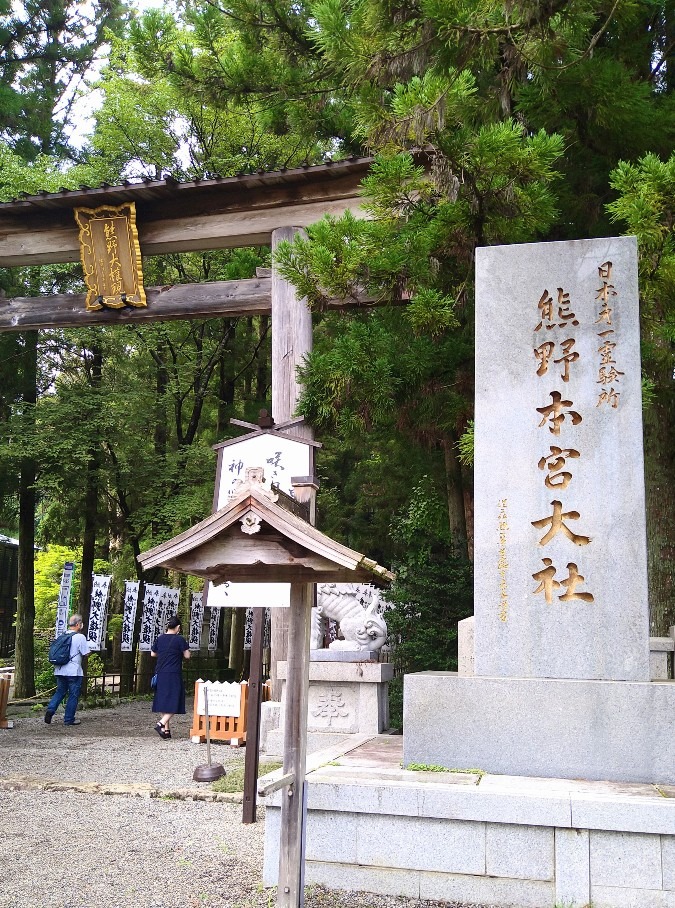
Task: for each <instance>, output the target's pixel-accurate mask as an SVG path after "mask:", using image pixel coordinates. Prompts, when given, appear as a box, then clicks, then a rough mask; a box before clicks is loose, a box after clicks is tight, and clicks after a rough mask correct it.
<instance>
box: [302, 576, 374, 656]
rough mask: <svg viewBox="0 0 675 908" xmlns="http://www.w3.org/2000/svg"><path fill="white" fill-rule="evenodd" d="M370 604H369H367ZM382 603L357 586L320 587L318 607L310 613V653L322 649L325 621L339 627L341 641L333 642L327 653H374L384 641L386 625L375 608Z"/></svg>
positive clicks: (366, 587)
mask: <svg viewBox="0 0 675 908" xmlns="http://www.w3.org/2000/svg"><path fill="white" fill-rule="evenodd" d="M368 600H370V601H368ZM379 607H381V600H380V597H379V595H378V593H377V590H375V589H374V588H372V587H368V586H365V585H364V584H360V583H322V584H320V585H319V586H318V588H317V606H316V608H313V609H312V629H311V637H310V649H321V648H322V647H323V636H324V631H325V619H326V618H332V619H333V620H334V621H337V623H338V624H339V625H340V631H341V632H342V636H343V637H344V640H333V642H332V643H331V644H330V645H329V647H328V648H329V649H334V650H338V649H339V650H348V651H355V650H369V651H370V652H377V651H378V650H380V649H381V648H382V647H383V646H384V644H385V643H386V641H387V624H386V622H385V620H384V618H383V617H382V615H381V614H379V613H378V608H379Z"/></svg>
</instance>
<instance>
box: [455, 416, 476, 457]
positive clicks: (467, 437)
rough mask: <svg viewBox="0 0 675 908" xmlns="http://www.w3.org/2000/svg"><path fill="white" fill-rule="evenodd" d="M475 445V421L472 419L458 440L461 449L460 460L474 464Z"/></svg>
mask: <svg viewBox="0 0 675 908" xmlns="http://www.w3.org/2000/svg"><path fill="white" fill-rule="evenodd" d="M473 445H474V422H473V420H472V419H470V420H469V422H468V423H467V426H466V429H465V431H464V432H463V433H462V435H461V436H460V438H459V440H458V441H457V445H456V447H457V450H458V451H459V458H458V459H459V461H460V463H462V464H465V465H466V466H469V465H473Z"/></svg>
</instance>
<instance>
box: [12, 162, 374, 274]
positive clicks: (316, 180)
mask: <svg viewBox="0 0 675 908" xmlns="http://www.w3.org/2000/svg"><path fill="white" fill-rule="evenodd" d="M367 169H368V164H367V162H363V163H360V164H358V165H353V166H350V167H349V168H348V169H346V170H345V172H341V170H340V168H339V166H338V165H335V167H334V168H333V169H332V170H331V171H330V172H329V171H325V170H320V172H319V173H314V172H311V174H310V175H308V174H306V173H304V172H302V171H301V172H300V173H299V174H298V176H297V178H295V179H293V178H291V176H290V175H287V177H286V181H285V182H283V183H279V182H278V181H277V180H275V178H274V177H275V175H265V176H262V177H259V178H257V179H255V178H252V177H251V178H246V179H245V180H244V181H242V182H239V181H237V180H236V179H232V180H224V181H222V182H220V183H215V182H209V183H206V182H202V183H199V184H196V183H189V184H183V183H180V184H175V185H174V184H166V183H164V182H163V183H161V184H157V186H156V188H154V189H152V188H148V187H146V186H144V185H142V184H141V185H140V186H129V187H118V188H109V189H106V190H100V191H99V190H89V191H87V192H67V191H64V192H63V193H56V194H51V195H47V196H46V197H45V199H41V198H33V199H30V200H27V201H23V202H21V201H17V202H14V203H9V204H5V205H0V267H4V268H12V267H17V266H24V265H48V264H54V263H57V262H76V261H79V260H80V247H79V239H78V228H77V225H76V223H75V216H74V213H73V212H74V209H75V208H76V207H79V206H86V207H91V206H93V205H102V204H105V205H119V204H122V203H123V202H127V201H134V202H135V204H136V224H137V227H138V237H139V242H140V246H141V253H142V254H143V255H160V254H163V253H168V252H190V251H203V250H208V249H231V248H235V247H239V246H262V245H269V243H270V242H271V236H272V231H273V230H275V229H276V228H277V227H289V226H295V227H306V226H308V225H309V224H313V223H314V222H315V221H318V220H320V219H321V218H322V217H323V216H324V214H333V215H340V214H342V213H343V212H344V211H346V210H347V209H349V210H350V211H353V212H354V213H359V212H361V198H360V181H361V180H362V179H363V177H364V176H365V174H366V173H367ZM310 177H311V178H310ZM153 185H154V184H153ZM361 216H363V213H362V212H361Z"/></svg>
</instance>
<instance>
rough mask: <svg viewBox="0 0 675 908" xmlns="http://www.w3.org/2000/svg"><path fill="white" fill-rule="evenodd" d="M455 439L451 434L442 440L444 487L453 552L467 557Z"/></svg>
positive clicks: (461, 489) (461, 491)
mask: <svg viewBox="0 0 675 908" xmlns="http://www.w3.org/2000/svg"><path fill="white" fill-rule="evenodd" d="M456 441H457V439H456V438H454V437H453V436H450V437H449V438H446V439H445V440H444V441H443V458H444V461H445V488H446V494H447V497H448V523H449V526H450V536H451V538H452V545H453V548H454V550H455V553H456V554H457V555H459V556H461V557H463V558H468V557H469V549H468V545H467V532H466V512H465V509H464V487H463V481H462V467H461V464H460V462H459V460H458V458H457V448H456V446H455V444H456Z"/></svg>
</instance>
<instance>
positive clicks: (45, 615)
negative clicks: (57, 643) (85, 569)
mask: <svg viewBox="0 0 675 908" xmlns="http://www.w3.org/2000/svg"><path fill="white" fill-rule="evenodd" d="M66 561H73V562H75V565H76V567H75V574H74V577H73V590H72V595H71V602H77V596H78V591H79V585H80V577H79V572H78V570H77V564H78V561H80V562H81V553H80V552H79V551H78V550H77V549H71V548H67V547H66V546H62V545H48V546H47V547H46V548H44V549H40V550H38V551H37V552H36V553H35V626H36V628H39V629H40V630H42V631H46V632H49V631H51V632H52V634H53V630H54V626H55V624H56V608H57V606H58V604H59V591H60V589H61V575H62V573H63V567H64V565H65V563H66Z"/></svg>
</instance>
